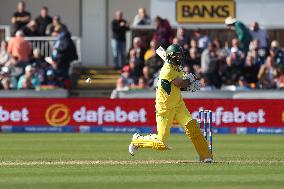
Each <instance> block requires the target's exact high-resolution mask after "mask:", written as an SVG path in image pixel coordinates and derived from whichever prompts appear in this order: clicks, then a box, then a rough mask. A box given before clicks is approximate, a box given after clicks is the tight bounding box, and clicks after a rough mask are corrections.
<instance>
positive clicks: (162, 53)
mask: <svg viewBox="0 0 284 189" xmlns="http://www.w3.org/2000/svg"><path fill="white" fill-rule="evenodd" d="M156 53H157V55H159V57H161V58H162V59H163V60H164V61H166V51H165V49H164V48H163V47H162V46H160V47H159V48H157V49H156Z"/></svg>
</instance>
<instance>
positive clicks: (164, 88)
mask: <svg viewBox="0 0 284 189" xmlns="http://www.w3.org/2000/svg"><path fill="white" fill-rule="evenodd" d="M158 50H159V49H158ZM160 56H161V55H160ZM161 57H162V58H163V57H164V58H163V59H164V60H165V63H164V65H163V67H162V69H161V72H160V76H159V81H158V84H157V89H156V122H157V132H158V134H157V135H156V134H150V135H146V136H142V135H139V134H137V133H135V134H134V135H133V137H132V141H131V143H130V145H129V148H128V150H129V153H130V154H131V155H134V154H135V153H136V152H137V150H138V148H152V149H155V150H169V149H171V148H170V147H169V146H168V144H167V142H168V138H169V136H170V128H171V126H172V123H173V121H174V119H175V120H176V121H177V122H178V123H179V124H180V125H182V126H184V129H185V133H186V135H187V136H188V137H189V138H190V139H191V141H192V143H193V144H194V146H195V149H196V151H197V153H198V155H199V157H200V161H202V162H212V157H211V153H210V151H209V149H208V144H207V142H206V140H205V138H204V136H203V134H202V132H201V130H200V127H199V125H198V122H197V120H195V119H193V118H192V116H191V114H190V113H189V111H188V110H187V108H186V106H185V103H184V101H183V98H182V95H181V89H186V90H189V91H191V92H195V91H197V90H200V83H199V80H198V79H197V78H196V77H195V76H194V75H193V74H186V75H185V74H184V72H183V70H182V67H181V64H182V62H183V61H184V57H183V49H182V48H181V47H180V46H179V45H176V44H174V45H171V46H169V47H168V48H167V50H166V54H165V55H164V56H161Z"/></svg>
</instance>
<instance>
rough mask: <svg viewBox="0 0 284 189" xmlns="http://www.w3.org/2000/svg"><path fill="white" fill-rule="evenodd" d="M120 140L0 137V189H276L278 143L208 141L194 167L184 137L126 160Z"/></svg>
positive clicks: (244, 138)
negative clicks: (208, 149)
mask: <svg viewBox="0 0 284 189" xmlns="http://www.w3.org/2000/svg"><path fill="white" fill-rule="evenodd" d="M130 138H131V135H128V134H1V135H0V188H1V189H2V188H3V189H10V188H21V189H25V188H29V189H30V188H31V189H33V188H34V189H38V188H41V189H52V188H68V189H73V188H99V189H101V188H134V189H136V188H145V189H146V188H147V189H148V188H151V189H152V188H218V189H221V188H283V186H284V136H283V135H258V136H256V135H214V145H213V147H214V159H215V160H216V163H213V164H202V163H198V162H197V161H196V159H197V155H196V154H195V151H194V149H193V146H192V144H191V143H190V142H188V140H187V139H186V137H185V135H172V136H171V138H170V144H171V146H172V147H173V148H174V149H173V150H171V151H165V152H159V151H153V150H145V149H141V150H140V149H139V152H138V153H137V155H136V156H135V157H131V156H130V155H129V154H128V152H127V148H128V144H129V140H130Z"/></svg>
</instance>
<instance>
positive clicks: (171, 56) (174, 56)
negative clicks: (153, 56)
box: [166, 44, 183, 65]
mask: <svg viewBox="0 0 284 189" xmlns="http://www.w3.org/2000/svg"><path fill="white" fill-rule="evenodd" d="M166 60H167V61H168V62H169V63H170V64H177V65H180V64H181V63H182V60H183V49H182V47H181V46H180V45H178V44H173V45H170V46H169V47H168V48H167V50H166Z"/></svg>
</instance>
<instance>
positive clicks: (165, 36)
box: [153, 16, 173, 49]
mask: <svg viewBox="0 0 284 189" xmlns="http://www.w3.org/2000/svg"><path fill="white" fill-rule="evenodd" d="M155 27H156V29H155V32H154V35H153V40H155V41H157V44H158V46H162V47H163V48H165V49H166V48H167V47H168V46H169V45H170V44H171V41H172V38H173V32H172V28H171V25H170V23H169V21H168V20H167V19H163V18H161V17H159V16H157V17H156V18H155Z"/></svg>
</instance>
